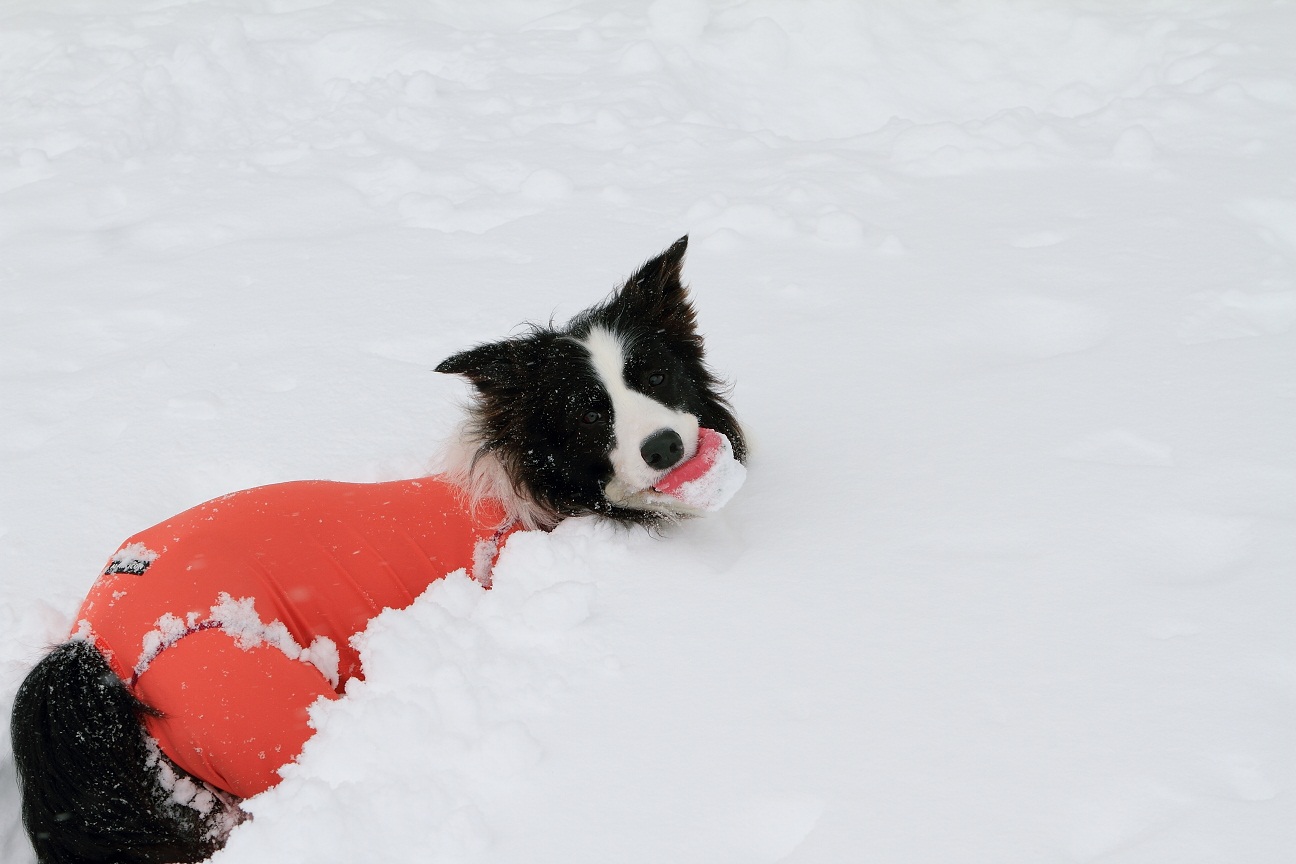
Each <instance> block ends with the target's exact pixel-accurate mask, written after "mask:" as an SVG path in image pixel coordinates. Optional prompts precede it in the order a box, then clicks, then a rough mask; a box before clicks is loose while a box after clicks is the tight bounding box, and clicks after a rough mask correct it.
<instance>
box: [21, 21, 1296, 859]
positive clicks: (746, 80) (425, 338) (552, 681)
mask: <svg viewBox="0 0 1296 864" xmlns="http://www.w3.org/2000/svg"><path fill="white" fill-rule="evenodd" d="M1293 44H1296V9H1293V8H1292V7H1290V6H1289V5H1286V4H1236V3H1234V4H1229V3H1223V2H1203V3H1187V2H1175V0H1161V2H1150V0H1149V2H1144V0H1136V2H1130V3H1121V4H1099V3H1091V2H1081V3H1075V4H1018V3H1009V2H1004V0H978V2H956V3H935V2H929V0H916V2H907V3H891V2H880V3H867V4H865V3H852V2H846V0H813V2H799V0H745V2H743V0H734V2H717V3H705V2H701V0H697V2H689V0H657V2H653V3H649V4H615V3H611V2H607V0H587V2H583V3H573V2H567V0H563V2H560V0H541V2H530V3H521V2H509V0H506V2H499V3H490V4H454V3H443V2H434V3H414V2H411V0H380V2H374V3H365V4H345V3H332V4H325V3H317V2H313V0H224V2H221V3H214V2H204V0H197V2H193V3H186V4H170V3H161V2H151V0H133V2H121V3H114V4H99V5H94V4H89V5H87V4H80V3H74V2H70V0H44V2H40V3H36V2H25V0H20V2H16V3H9V4H7V5H6V7H5V9H4V11H3V12H2V13H0V204H2V206H0V250H3V251H2V254H0V285H3V289H2V290H0V336H2V338H0V404H2V405H3V406H4V407H5V409H6V410H5V411H4V412H3V414H2V415H0V462H2V463H3V467H2V471H3V477H4V478H5V482H4V483H3V485H0V574H3V575H0V634H4V635H3V637H0V707H5V708H7V706H8V704H9V702H10V701H11V700H12V696H13V693H14V691H15V690H16V688H17V685H18V682H19V681H20V680H21V677H22V676H23V674H25V671H26V669H27V668H29V667H30V665H31V664H32V663H33V662H34V661H35V660H36V658H37V657H39V656H40V654H41V652H42V651H43V650H45V648H46V647H48V646H49V645H50V644H52V643H54V642H57V641H60V640H62V639H63V638H65V636H66V634H67V633H68V631H69V630H70V629H71V627H72V626H73V624H74V622H73V620H72V616H73V615H74V613H75V611H76V609H77V607H78V605H79V603H80V600H81V598H82V597H83V595H84V593H85V591H86V590H87V588H88V587H89V585H90V583H91V582H92V580H93V579H94V578H95V576H96V574H98V573H99V572H101V571H102V568H103V567H104V562H105V556H106V555H108V554H110V553H111V550H114V549H118V548H120V543H121V540H122V538H124V537H128V536H130V535H131V534H133V533H134V532H136V531H138V530H139V529H141V528H143V527H146V526H148V525H151V524H154V523H157V522H159V521H160V520H162V519H164V518H166V517H167V516H169V515H172V514H174V513H176V512H179V511H181V510H183V509H185V508H187V507H189V506H192V505H193V504H195V503H197V502H199V501H202V500H206V499H209V498H212V497H214V496H216V495H220V494H222V493H226V492H230V491H232V490H235V489H239V488H244V487H248V486H253V485H258V484H264V483H270V482H276V481H281V480H289V479H299V478H315V477H318V478H331V479H339V480H381V479H392V478H397V477H409V476H415V475H417V474H418V473H419V472H421V471H422V470H424V468H425V466H426V465H427V464H428V462H429V460H430V459H432V458H433V456H434V455H435V453H436V452H437V449H438V447H439V446H440V445H439V443H438V442H440V441H442V440H444V439H446V438H448V437H450V435H451V433H452V430H453V428H454V426H455V424H456V423H457V421H458V419H459V417H460V411H459V409H458V407H457V406H458V404H459V403H461V402H462V401H463V399H464V398H466V391H465V389H464V386H463V384H462V382H459V381H456V380H454V379H452V378H450V377H448V376H438V375H434V374H432V373H431V372H430V370H431V369H432V367H433V366H435V365H436V363H437V362H439V361H440V360H442V359H444V358H445V357H446V356H449V355H450V354H451V353H453V352H455V351H457V350H461V349H463V348H464V347H466V346H468V345H471V344H473V343H475V342H478V341H484V340H487V339H493V338H497V337H500V336H502V335H505V334H507V333H509V332H511V331H512V328H514V327H515V326H516V325H517V324H518V323H519V322H521V321H523V320H538V321H545V320H548V319H549V318H550V317H554V318H557V319H562V318H564V317H565V316H567V315H570V314H572V313H574V312H576V311H578V310H580V309H582V308H584V307H585V306H587V305H589V304H590V303H593V302H595V301H597V300H598V299H600V298H601V297H602V296H604V294H605V292H606V291H608V290H609V289H611V288H612V287H613V285H614V284H615V283H616V280H617V277H624V276H626V275H627V274H629V273H630V272H632V271H633V269H634V267H635V266H636V265H637V264H638V263H640V262H641V261H643V260H644V259H646V258H647V257H649V256H650V255H653V254H655V253H657V252H659V251H660V250H661V249H663V248H665V246H666V245H667V244H669V243H670V242H671V241H673V240H674V239H675V238H677V237H679V236H680V235H681V234H684V233H686V232H687V233H689V235H690V247H689V256H688V259H687V262H686V264H685V275H686V277H687V279H688V280H689V281H690V282H691V284H692V285H693V288H694V294H695V299H696V303H697V307H698V311H699V316H700V321H701V326H702V329H703V330H704V332H705V333H706V334H707V339H708V349H709V352H710V356H711V358H712V360H713V362H714V364H715V365H716V367H717V368H718V369H719V370H721V371H722V372H723V373H724V374H726V375H727V376H728V377H730V378H731V379H732V380H733V381H734V383H735V390H734V394H733V399H734V404H735V407H736V409H737V411H738V414H739V416H740V417H741V418H742V419H743V420H744V422H745V424H746V426H747V428H748V430H749V433H750V437H751V444H752V453H751V458H750V461H749V464H748V469H749V474H748V477H747V482H746V484H745V485H744V487H743V488H742V490H741V491H740V492H739V493H738V494H737V495H736V496H735V497H734V498H733V500H732V501H731V502H730V503H729V504H728V505H727V506H726V507H725V508H724V509H723V510H722V511H720V512H718V513H714V514H710V515H708V516H706V517H704V518H700V519H696V520H693V521H690V522H688V523H686V524H683V525H680V526H678V527H677V528H675V529H672V530H670V531H668V532H667V534H666V536H664V537H661V538H657V537H653V536H649V535H647V534H644V533H640V532H633V531H630V532H628V531H624V530H618V529H614V528H612V527H609V526H606V525H600V524H595V523H591V522H589V521H585V520H578V521H575V522H569V523H566V524H564V525H562V526H560V527H559V529H558V530H556V531H555V532H553V533H552V534H548V535H545V534H535V533H524V534H515V535H514V536H512V537H511V538H510V539H509V541H508V543H507V545H506V547H505V549H504V551H503V553H502V554H501V556H500V559H499V561H498V563H497V564H496V566H495V570H494V588H493V589H492V590H491V591H490V592H486V593H484V592H482V591H481V590H480V589H479V588H478V587H477V586H475V585H474V584H473V583H471V582H470V581H468V580H467V579H466V578H464V577H463V576H462V575H456V576H454V577H452V578H451V579H449V580H447V581H445V582H444V583H442V584H439V585H437V586H434V588H433V589H432V590H430V591H429V592H428V593H427V594H426V595H425V596H424V597H422V598H420V600H419V601H418V603H416V604H415V606H414V607H413V608H411V609H409V610H406V611H402V612H390V613H385V614H384V615H383V616H381V617H380V618H379V619H378V620H377V621H376V622H375V623H374V625H373V626H372V627H371V628H370V631H369V632H368V633H367V634H366V635H365V637H364V642H363V657H364V662H365V668H366V674H367V678H366V680H365V681H364V682H363V683H362V684H358V685H356V686H353V687H351V688H348V693H347V698H346V699H343V700H341V701H339V702H336V703H333V704H329V705H321V706H318V707H317V708H316V710H315V713H314V715H313V717H314V722H315V723H316V725H317V727H318V728H319V734H318V735H317V736H316V737H315V738H314V739H313V740H312V741H311V742H310V743H309V744H308V746H307V749H306V752H305V754H304V755H303V757H302V760H301V762H300V764H298V765H295V766H293V767H292V768H291V769H290V770H289V771H288V776H287V778H286V779H285V781H284V783H283V784H281V785H280V786H279V787H276V788H275V789H273V790H271V791H269V792H267V793H266V794H264V795H262V796H259V797H258V798H257V799H255V800H253V801H250V802H248V808H249V809H250V810H251V811H252V812H253V813H254V815H255V818H254V820H253V821H252V822H249V823H245V824H243V825H240V826H239V827H237V828H236V829H234V831H233V834H232V837H231V840H230V844H229V846H228V848H227V849H226V850H225V851H223V852H221V853H219V854H218V855H217V856H216V859H215V860H216V861H218V862H219V864H260V862H280V861H284V860H294V861H308V862H342V861H347V862H351V861H386V860H418V861H445V862H451V861H454V862H473V864H487V862H515V861H529V862H534V864H544V862H551V861H554V862H556V861H562V862H564V864H581V862H593V861H599V862H603V861H607V860H616V861H626V862H660V861H672V862H677V864H691V862H697V864H702V862H705V864H723V862H735V864H738V862H742V864H752V862H770V864H773V862H778V861H781V862H797V864H801V862H841V861H860V860H869V861H873V860H877V861H912V862H935V861H940V862H947V861H957V862H985V864H1004V862H1031V864H1037V862H1044V861H1058V862H1073V861H1080V862H1087V861H1097V860H1102V861H1104V862H1122V864H1153V862H1173V864H1185V862H1214V861H1222V860H1228V861H1247V862H1285V861H1288V860H1290V857H1291V853H1290V850H1291V849H1292V848H1296V805H1294V804H1293V801H1296V797H1294V795H1293V791H1294V789H1296V767H1294V766H1296V717H1293V711H1292V706H1293V704H1296V631H1293V628H1292V626H1291V621H1292V620H1293V613H1296V583H1294V582H1293V580H1292V579H1291V574H1292V572H1293V571H1294V570H1296V449H1294V448H1293V447H1292V441H1296V401H1294V400H1296V391H1294V390H1293V380H1294V379H1293V375H1292V371H1291V370H1293V369H1294V368H1296V363H1294V362H1293V361H1296V335H1294V330H1293V327H1294V325H1296V186H1294V185H1293V182H1292V173H1291V154H1292V153H1293V152H1296V55H1293V53H1292V51H1291V46H1292V45H1293ZM311 651H312V652H313V651H314V648H312V649H311ZM0 735H4V736H7V731H5V732H0ZM3 752H6V753H7V747H6V748H4V750H3ZM12 776H13V767H12V762H11V761H10V760H9V759H8V757H7V756H3V757H0V859H3V860H5V861H13V862H18V864H29V862H30V861H31V860H32V858H31V853H30V851H29V850H28V848H27V846H26V840H25V838H24V837H22V835H21V830H20V828H19V822H18V803H17V796H16V792H15V789H14V785H13V781H12Z"/></svg>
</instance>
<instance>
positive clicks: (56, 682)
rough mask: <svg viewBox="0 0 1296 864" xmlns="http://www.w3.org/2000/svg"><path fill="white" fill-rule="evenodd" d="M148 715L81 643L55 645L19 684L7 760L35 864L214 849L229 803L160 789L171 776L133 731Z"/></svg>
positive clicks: (182, 857)
mask: <svg viewBox="0 0 1296 864" xmlns="http://www.w3.org/2000/svg"><path fill="white" fill-rule="evenodd" d="M150 712H151V709H150V708H149V707H148V706H146V705H145V704H144V703H142V702H140V701H139V700H138V699H136V698H135V697H134V696H132V695H131V694H130V692H129V691H127V689H126V687H125V685H124V684H122V682H121V679H120V678H118V677H117V676H116V674H114V673H113V671H112V669H110V668H109V666H108V663H107V661H105V660H104V658H103V656H102V655H100V654H99V652H98V651H97V650H95V648H94V646H93V645H91V644H90V643H88V642H81V641H76V642H68V643H66V644H64V645H60V646H59V647H57V648H55V649H54V650H53V651H52V652H50V654H49V655H47V656H46V657H45V659H44V660H41V662H40V663H38V664H37V665H36V668H35V669H33V670H32V671H31V674H29V675H28V676H27V680H25V681H23V683H22V686H21V687H20V688H19V689H18V695H17V697H15V699H14V708H13V720H12V733H13V749H14V763H15V764H16V765H17V767H18V781H19V784H20V785H21V787H22V799H23V803H22V815H23V824H24V825H25V826H26V827H27V834H28V836H30V837H31V841H32V845H33V846H34V847H35V848H36V856H37V857H38V858H39V859H40V862H41V864H81V862H114V864H117V862H121V864H127V862H189V861H201V860H203V859H204V858H208V857H210V856H211V854H212V853H213V852H215V851H216V849H217V848H219V846H220V845H221V843H222V842H223V840H224V835H225V834H226V833H228V829H225V830H221V828H220V826H218V825H216V824H215V822H216V821H217V820H220V819H221V818H222V817H223V816H224V815H225V814H224V810H225V808H226V807H227V806H228V801H227V800H225V799H223V798H216V799H213V797H212V795H211V792H210V790H202V791H201V792H200V793H199V795H198V796H197V797H199V798H200V797H201V795H204V794H205V795H206V796H207V797H206V798H205V799H202V800H197V798H196V797H195V795H194V794H193V793H194V792H195V791H196V790H198V789H199V788H200V787H196V786H194V785H193V784H192V783H188V784H186V788H188V790H189V793H190V794H188V795H185V794H183V790H182V789H180V788H178V787H177V786H176V785H175V784H174V783H172V784H170V785H172V789H171V790H170V791H168V789H166V788H164V786H163V782H164V779H165V780H173V779H174V778H175V776H176V774H175V773H172V772H171V771H170V770H169V769H170V766H169V765H166V764H164V763H163V762H162V761H161V760H160V757H159V754H158V752H157V750H156V747H155V746H153V745H151V742H150V741H149V740H148V739H147V738H146V737H145V735H144V731H143V729H142V728H141V727H140V718H141V716H143V715H145V714H148V713H150ZM186 779H187V778H186ZM177 791H179V792H181V793H182V794H180V795H178V796H177V795H176V794H175V793H176V792H177ZM186 799H188V803H178V802H179V801H181V800H186ZM203 809H205V810H206V811H207V812H205V813H204V812H201V811H202V810H203Z"/></svg>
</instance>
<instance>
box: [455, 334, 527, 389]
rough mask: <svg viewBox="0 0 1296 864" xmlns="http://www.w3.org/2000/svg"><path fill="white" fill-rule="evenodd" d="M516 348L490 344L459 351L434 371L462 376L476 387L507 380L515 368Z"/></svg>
mask: <svg viewBox="0 0 1296 864" xmlns="http://www.w3.org/2000/svg"><path fill="white" fill-rule="evenodd" d="M514 354H516V348H515V347H514V346H513V345H512V344H511V343H509V342H491V343H489V344H487V345H478V346H477V347H476V348H469V349H468V350H467V351H460V352H459V353H458V354H455V355H454V356H453V357H447V358H446V359H445V360H442V361H441V362H440V363H439V364H437V367H436V371H438V372H445V373H447V374H450V375H463V376H465V377H467V379H468V380H469V381H471V382H473V383H474V384H476V385H477V386H478V387H481V386H483V385H486V386H489V385H490V384H492V383H497V382H500V381H503V380H504V379H506V378H509V377H511V376H512V374H513V370H514V369H515V368H516V367H515V363H514Z"/></svg>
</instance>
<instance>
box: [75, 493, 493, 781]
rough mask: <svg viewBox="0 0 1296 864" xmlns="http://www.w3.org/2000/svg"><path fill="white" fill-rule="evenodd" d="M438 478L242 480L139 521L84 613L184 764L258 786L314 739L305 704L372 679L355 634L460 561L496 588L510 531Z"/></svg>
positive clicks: (160, 736) (152, 725)
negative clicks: (158, 519)
mask: <svg viewBox="0 0 1296 864" xmlns="http://www.w3.org/2000/svg"><path fill="white" fill-rule="evenodd" d="M503 521H504V511H503V508H502V507H501V506H500V505H499V504H498V503H494V502H490V503H486V504H483V505H481V506H479V507H478V508H477V509H476V510H475V511H474V510H471V509H470V508H469V507H468V506H467V504H466V502H465V501H464V500H463V496H462V493H461V492H460V491H459V490H458V489H457V488H456V487H454V486H452V485H450V484H448V483H446V482H444V481H442V480H438V479H436V478H422V479H418V480H403V481H397V482H392V483H333V482H326V481H302V482H295V483H281V484H278V485H274V486H263V487H260V488H257V489H248V490H245V491H243V492H235V493H233V494H231V495H226V496H224V497H221V498H217V499H215V500H212V501H208V502H207V503H205V504H200V505H198V506H197V507H194V508H193V509H191V510H186V511H185V512H183V513H181V514H179V515H178V516H174V517H172V518H171V519H168V520H166V521H165V522H162V523H161V524H159V525H155V526H154V527H152V528H149V529H148V530H146V531H142V532H141V533H139V534H136V535H135V536H134V537H131V538H130V539H129V540H127V541H126V542H125V543H124V544H122V547H121V548H120V549H119V550H118V551H117V552H116V553H115V554H114V555H113V556H112V558H111V559H110V560H109V562H108V566H107V567H106V568H105V570H104V573H103V575H102V576H101V577H100V578H99V580H98V581H97V582H96V583H95V585H94V587H93V588H92V589H91V590H90V594H89V596H87V597H86V599H85V602H84V603H83V604H82V606H81V610H80V612H79V613H78V615H77V618H76V622H77V623H76V630H75V631H74V633H73V635H74V636H75V637H78V638H84V639H91V640H93V642H94V645H95V647H96V648H98V649H99V651H100V653H102V654H103V655H104V656H105V657H106V658H107V660H108V663H109V665H110V666H111V667H112V669H113V671H115V672H116V673H117V674H118V675H119V676H121V678H122V680H123V681H125V682H127V684H128V686H129V687H130V688H131V689H132V691H133V692H134V694H135V695H136V697H137V698H139V699H140V700H141V701H143V702H145V703H146V704H148V705H150V706H152V707H153V708H155V709H157V710H158V711H160V712H161V714H162V716H161V717H146V718H145V721H144V722H145V726H146V727H147V730H148V732H149V734H150V735H152V736H153V737H154V738H155V739H156V740H157V742H158V746H159V747H160V748H161V749H162V752H163V753H165V754H166V755H167V756H168V757H169V758H170V759H171V760H172V761H173V762H175V763H176V764H177V765H179V766H180V767H181V768H183V769H184V770H186V771H188V772H189V773H190V774H193V775H194V776H196V777H199V778H201V779H202V780H205V781H207V782H208V783H211V784H212V785H213V786H216V787H218V788H220V789H224V790H226V791H228V792H232V793H233V794H235V795H238V796H239V797H241V798H246V797H248V796H251V795H255V794H256V793H258V792H262V791H264V790H265V789H268V788H269V787H271V786H273V785H274V784H275V783H277V782H279V774H278V769H279V768H280V767H281V766H283V765H284V764H286V763H288V762H290V761H292V760H293V759H294V758H296V756H297V755H298V754H299V753H300V752H301V748H302V745H303V744H304V743H305V742H306V739H307V738H309V737H310V735H311V729H310V727H309V726H308V724H307V711H306V709H307V707H308V706H309V705H310V704H311V703H313V702H314V701H315V700H316V699H317V698H319V697H320V696H323V697H325V698H328V699H335V698H337V696H338V694H339V693H341V692H342V688H343V687H344V686H345V684H346V682H347V681H348V680H350V679H351V678H355V677H360V676H361V669H360V656H359V654H358V653H357V652H356V650H355V648H354V647H353V646H352V645H351V637H352V636H354V635H356V634H357V633H360V632H361V631H363V630H364V629H365V626H366V625H367V624H368V622H369V620H370V619H371V618H373V617H374V616H376V615H377V614H378V613H379V612H381V611H382V610H383V609H386V608H397V609H399V608H404V607H406V606H408V605H410V604H411V603H413V602H414V599H415V598H416V597H418V595H419V594H421V593H423V590H424V589H426V588H427V587H428V585H430V584H431V583H432V582H434V581H436V580H437V579H440V578H442V577H443V576H445V575H446V574H448V573H450V572H452V571H454V570H458V569H460V568H463V569H465V570H467V571H468V573H469V574H470V575H471V576H472V577H473V578H475V579H477V580H478V581H479V582H481V583H483V584H484V585H489V580H490V567H491V565H492V563H493V562H494V559H495V556H496V555H497V554H498V549H499V547H500V545H502V543H503V541H504V538H505V537H506V536H507V535H508V533H509V532H510V530H511V528H510V527H508V526H505V525H503Z"/></svg>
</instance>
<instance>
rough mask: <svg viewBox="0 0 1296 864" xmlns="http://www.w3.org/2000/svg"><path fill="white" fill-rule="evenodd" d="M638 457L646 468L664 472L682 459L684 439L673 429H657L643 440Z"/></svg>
mask: <svg viewBox="0 0 1296 864" xmlns="http://www.w3.org/2000/svg"><path fill="white" fill-rule="evenodd" d="M639 455H641V456H643V460H644V461H645V462H647V463H648V467H650V468H655V469H656V470H658V471H665V470H666V469H667V468H670V467H671V466H672V465H674V464H675V463H676V462H678V461H680V459H682V458H684V439H683V438H681V437H680V436H679V433H678V432H676V431H675V430H674V429H659V430H657V431H656V432H654V433H653V434H651V435H649V436H648V437H647V438H646V439H645V440H644V442H643V444H642V445H641V446H640V447H639Z"/></svg>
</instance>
